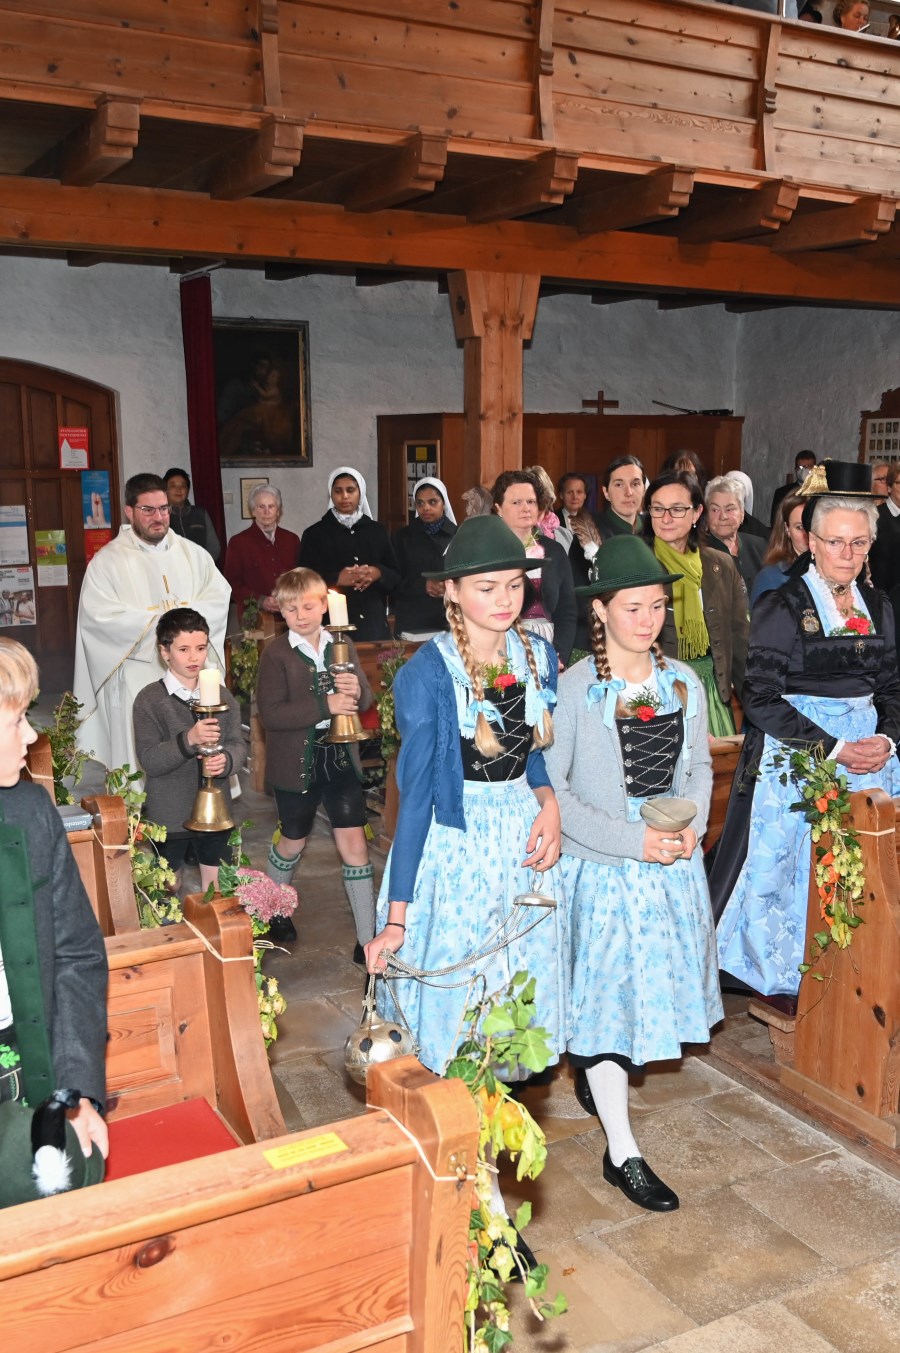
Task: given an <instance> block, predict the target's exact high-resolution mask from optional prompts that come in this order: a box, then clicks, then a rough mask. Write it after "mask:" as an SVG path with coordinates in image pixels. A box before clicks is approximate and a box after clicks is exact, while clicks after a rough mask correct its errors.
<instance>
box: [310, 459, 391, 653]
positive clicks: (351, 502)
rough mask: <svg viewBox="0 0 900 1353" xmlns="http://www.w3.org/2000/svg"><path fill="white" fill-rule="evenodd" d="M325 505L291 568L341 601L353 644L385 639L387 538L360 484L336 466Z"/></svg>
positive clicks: (353, 475)
mask: <svg viewBox="0 0 900 1353" xmlns="http://www.w3.org/2000/svg"><path fill="white" fill-rule="evenodd" d="M328 501H329V504H330V506H329V508H328V511H327V512H326V513H325V515H324V516H323V517H322V518H321V520H320V521H317V522H315V523H314V524H313V525H312V526H308V527H307V528H306V530H305V531H304V532H303V539H302V540H301V541H300V555H299V558H298V560H297V563H298V564H299V566H300V567H301V568H311V569H313V570H314V572H316V573H319V574H321V575H322V577H323V578H324V579H325V581H326V583H327V584H328V586H329V587H332V588H337V589H338V590H339V591H341V592H343V593H344V594H345V595H346V597H347V612H348V615H349V619H350V624H351V625H355V626H356V633H355V634H354V636H353V638H354V641H355V642H356V643H360V642H361V641H365V640H373V639H387V638H389V637H390V631H389V630H388V623H387V605H386V601H387V596H388V593H390V592H393V590H394V588H395V587H396V586H397V584H398V582H399V581H400V570H399V569H398V568H397V559H396V556H395V554H394V550H393V546H392V545H391V540H390V536H389V535H388V533H387V530H386V528H385V527H384V526H382V524H381V522H379V521H373V519H372V512H371V509H370V507H369V500H368V498H367V497H366V481H365V480H364V479H363V477H362V475H361V474H360V473H359V471H358V470H354V469H353V468H352V467H351V466H349V465H339V466H338V468H337V469H336V470H333V471H332V472H331V474H330V475H329V476H328Z"/></svg>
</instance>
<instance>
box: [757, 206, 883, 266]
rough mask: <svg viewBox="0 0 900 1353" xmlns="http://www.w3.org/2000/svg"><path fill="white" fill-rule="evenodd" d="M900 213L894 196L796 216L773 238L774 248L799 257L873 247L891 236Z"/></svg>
mask: <svg viewBox="0 0 900 1353" xmlns="http://www.w3.org/2000/svg"><path fill="white" fill-rule="evenodd" d="M896 211H897V199H896V198H894V197H861V198H860V199H859V201H858V202H854V203H852V205H850V206H848V207H829V208H828V209H827V210H825V211H815V212H812V211H811V212H807V213H805V214H804V215H803V216H797V215H795V216H794V218H793V220H792V221H791V222H790V224H789V225H786V226H782V228H781V230H779V232H778V234H777V235H776V236H775V237H774V238H773V239H772V241H771V248H772V250H773V252H775V253H778V254H798V253H803V252H809V251H810V250H816V249H844V248H847V247H848V246H850V245H854V244H870V243H872V242H873V241H875V240H877V239H878V238H879V236H881V235H886V234H887V233H888V231H889V230H890V228H891V226H892V225H893V224H894V215H895V213H896Z"/></svg>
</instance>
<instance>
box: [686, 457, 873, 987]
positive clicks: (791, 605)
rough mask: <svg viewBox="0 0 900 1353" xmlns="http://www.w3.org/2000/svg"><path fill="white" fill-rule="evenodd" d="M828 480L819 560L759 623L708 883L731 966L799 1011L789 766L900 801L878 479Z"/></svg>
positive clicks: (798, 861) (806, 561) (796, 848)
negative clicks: (875, 570)
mask: <svg viewBox="0 0 900 1353" xmlns="http://www.w3.org/2000/svg"><path fill="white" fill-rule="evenodd" d="M824 470H825V475H826V476H827V484H828V488H827V491H826V492H824V493H822V494H820V495H819V496H817V497H812V496H810V498H809V499H808V501H807V505H806V508H805V509H804V520H805V524H806V525H807V526H808V528H809V553H808V554H806V555H804V556H803V557H802V559H801V560H800V561H799V562H798V565H797V570H796V576H794V577H791V578H790V579H788V581H787V582H786V583H785V584H784V586H783V587H779V588H778V589H777V590H775V591H773V592H767V593H766V595H765V596H764V597H762V598H761V599H760V601H759V604H758V605H757V606H756V607H755V609H754V612H753V624H752V630H751V637H750V652H749V655H748V659H747V678H746V681H745V683H744V690H743V701H744V711H745V713H746V716H747V721H748V725H749V731H748V733H747V737H746V740H745V744H744V750H743V754H742V761H741V765H740V766H739V767H738V772H737V775H736V776H735V781H734V788H733V790H732V794H731V801H730V803H729V806H728V816H727V819H726V824H725V832H724V834H723V837H722V842H721V845H720V848H719V852H718V855H717V858H716V861H715V864H714V867H713V871H712V875H711V880H710V882H711V890H712V895H713V903H714V909H715V910H716V913H717V914H720V913H721V921H720V924H719V966H720V967H721V968H722V969H723V970H724V971H725V972H726V973H729V974H731V975H732V976H733V977H736V978H738V979H739V981H740V982H742V983H745V984H746V985H747V986H749V987H751V988H753V990H755V991H757V992H759V993H760V994H762V995H764V996H770V997H775V998H782V999H781V1000H780V1002H779V1003H780V1004H781V1006H782V1008H788V1009H789V1008H790V1004H789V1003H790V1002H791V1001H792V1000H793V998H794V997H795V996H796V993H797V990H798V987H799V983H800V974H799V972H798V971H797V968H798V964H800V963H801V962H802V960H803V958H804V949H805V936H806V909H807V892H808V886H809V868H810V828H809V824H808V823H807V822H806V820H805V818H804V817H803V816H802V814H800V813H795V812H791V811H790V809H791V805H792V804H793V803H794V802H795V801H796V800H797V797H798V789H797V785H796V784H795V783H793V782H792V780H791V779H790V777H789V776H785V774H784V769H785V766H784V763H785V757H786V756H787V755H789V754H790V752H791V751H793V750H798V749H804V748H805V749H809V750H813V749H815V748H820V749H821V750H822V752H824V754H825V756H827V757H829V758H830V759H832V760H834V761H837V763H838V765H839V766H840V768H841V771H842V772H843V773H844V774H846V777H847V781H848V784H849V787H850V788H851V789H872V788H879V789H884V790H886V791H887V793H888V794H891V795H894V794H898V793H900V766H898V761H897V755H896V746H895V743H896V741H897V740H898V739H900V678H898V675H897V654H896V649H895V646H894V617H893V614H892V612H891V608H890V606H889V604H888V603H887V600H886V598H885V597H884V596H883V595H882V593H880V592H877V591H876V590H875V589H874V588H872V587H870V586H868V585H867V584H866V583H864V582H862V581H861V579H862V575H863V566H864V564H865V560H866V555H867V554H868V552H869V549H870V547H871V544H872V540H873V537H874V533H875V523H876V515H875V506H874V503H873V502H872V499H871V497H870V496H869V495H868V494H867V493H863V492H861V490H862V489H863V488H865V489H868V488H869V487H870V482H869V480H870V467H869V466H867V465H858V464H850V463H849V462H848V463H842V462H840V461H830V462H826V464H825V467H824ZM801 566H803V567H802V568H801ZM783 780H784V781H786V783H783Z"/></svg>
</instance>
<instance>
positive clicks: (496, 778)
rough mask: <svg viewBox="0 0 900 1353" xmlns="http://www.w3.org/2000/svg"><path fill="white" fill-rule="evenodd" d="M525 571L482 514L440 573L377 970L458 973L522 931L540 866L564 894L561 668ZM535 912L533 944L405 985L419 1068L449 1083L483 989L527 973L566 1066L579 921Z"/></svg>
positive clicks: (402, 774)
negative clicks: (557, 780) (571, 939)
mask: <svg viewBox="0 0 900 1353" xmlns="http://www.w3.org/2000/svg"><path fill="white" fill-rule="evenodd" d="M526 567H529V568H531V567H533V561H531V560H528V559H527V558H526V555H525V549H524V546H523V545H522V543H521V541H520V540H519V539H518V538H517V537H516V536H515V535H514V534H513V532H512V531H511V530H510V529H509V528H508V527H507V526H506V525H504V523H503V522H501V521H500V520H499V518H497V517H472V518H470V519H469V520H467V521H466V522H464V523H463V525H462V526H461V527H460V529H459V531H458V532H457V534H456V535H455V536H454V538H453V540H452V541H451V542H450V545H449V546H448V548H447V551H446V554H445V556H444V568H443V570H442V571H441V572H440V573H436V574H430V575H428V576H429V577H434V578H439V579H442V580H444V581H445V584H446V594H445V604H446V609H447V619H448V622H449V626H450V628H449V632H448V633H447V634H440V635H437V636H436V637H435V638H433V639H431V640H430V641H429V642H428V643H426V644H424V645H423V646H422V648H420V649H419V650H418V652H416V653H415V654H414V655H413V657H412V658H411V659H410V661H409V662H408V663H407V664H406V665H405V666H404V667H402V668H401V669H400V671H399V672H398V673H397V675H396V677H395V678H394V700H395V709H396V720H397V727H398V729H399V732H400V738H401V742H400V756H399V759H398V763H397V782H398V786H399V790H400V810H399V817H398V821H397V830H396V833H395V836H394V844H393V846H392V849H391V853H390V856H389V857H388V862H387V867H386V869H385V874H384V880H383V883H382V887H381V895H380V897H379V901H378V915H377V922H376V924H377V926H378V934H377V935H376V936H375V938H374V939H373V940H372V941H371V942H370V943H369V944H367V945H366V960H367V965H368V969H369V972H373V973H382V972H383V971H384V968H385V959H384V951H388V952H389V953H399V954H400V957H401V958H402V959H403V960H404V961H405V962H406V963H408V964H409V965H410V966H412V967H414V968H416V969H418V970H420V971H424V972H426V973H427V972H434V971H435V970H437V969H443V968H447V967H452V966H454V965H457V964H459V963H460V961H461V960H463V959H465V958H466V956H467V955H470V954H473V953H476V952H477V951H479V950H481V949H482V948H483V947H485V946H486V945H487V944H488V941H489V940H490V937H491V936H492V935H493V934H494V933H495V932H496V931H497V929H498V927H500V926H501V925H502V923H503V922H504V921H508V920H509V918H510V916H511V913H512V910H513V905H514V899H515V897H516V895H517V894H519V893H523V892H526V891H527V890H528V886H529V880H530V878H531V871H532V870H537V871H538V872H539V873H542V874H545V876H546V882H545V885H544V892H545V893H546V894H547V896H548V897H555V898H556V899H557V900H559V899H560V898H561V893H560V887H559V880H558V870H557V869H556V868H555V867H554V866H555V865H556V862H557V860H558V858H559V838H560V826H559V809H558V807H557V803H556V797H555V795H554V793H553V790H552V788H551V786H550V780H549V776H548V775H547V771H546V769H545V766H544V755H543V751H542V748H543V746H545V745H546V743H547V742H548V741H549V739H550V737H551V736H552V722H551V718H550V709H551V707H552V706H553V705H554V704H555V701H556V694H555V692H556V681H557V672H558V661H557V657H556V653H555V651H554V649H553V648H551V646H550V645H549V644H548V643H546V642H544V641H543V640H542V639H539V638H536V637H535V636H529V635H528V634H527V633H526V632H525V630H524V629H523V628H522V626H521V625H520V624H519V622H518V616H519V612H520V611H521V608H522V599H523V596H524V580H525V568H526ZM491 673H493V674H494V675H493V678H492V679H491V678H490V674H491ZM486 679H491V685H490V687H489V688H486V685H485V682H486ZM535 914H536V915H539V916H540V919H539V920H538V923H537V924H536V925H535V926H534V927H533V928H532V929H531V930H529V931H528V933H527V934H525V935H524V936H523V937H522V938H521V939H515V938H514V939H513V940H512V941H511V942H510V943H508V944H503V945H500V946H498V948H497V952H496V953H493V954H490V955H489V956H488V957H486V958H483V959H481V960H480V961H478V962H477V963H470V964H467V965H464V966H463V967H462V968H461V969H460V970H458V971H455V972H454V973H452V975H449V976H446V977H434V978H428V977H426V978H424V979H419V978H414V977H403V978H392V980H391V987H392V988H393V991H394V992H395V993H396V996H397V999H398V1003H399V1005H400V1007H401V1009H402V1011H403V1014H404V1016H405V1018H406V1020H407V1023H408V1024H409V1026H410V1029H411V1030H412V1032H413V1034H414V1035H415V1037H416V1040H417V1043H418V1049H419V1057H420V1059H421V1061H422V1062H424V1064H425V1065H426V1066H428V1067H430V1068H431V1069H432V1070H433V1071H436V1072H437V1073H438V1074H439V1075H441V1074H443V1072H444V1071H445V1069H446V1067H447V1065H448V1063H449V1062H450V1061H451V1060H452V1059H453V1057H454V1056H455V1054H456V1049H457V1046H458V1044H459V1042H460V1041H461V1035H462V1031H463V1017H464V1014H465V1010H466V1006H467V1004H468V1001H469V997H470V996H471V994H472V993H473V991H474V990H475V989H476V984H478V985H480V984H481V983H483V985H484V990H485V991H486V992H487V993H488V994H491V993H493V992H495V991H500V990H503V989H504V988H505V987H506V986H507V985H508V983H509V981H510V979H511V978H512V977H513V976H514V975H515V974H516V973H517V972H519V971H523V970H527V971H528V972H529V973H530V975H531V976H532V977H534V978H535V980H536V1003H537V1023H538V1024H539V1025H541V1026H542V1027H543V1028H545V1029H546V1030H547V1031H548V1033H549V1035H550V1041H551V1045H552V1047H553V1050H554V1054H555V1055H554V1057H553V1060H554V1061H556V1060H558V1056H559V1053H560V1051H561V1050H562V1048H563V1046H564V1040H565V1017H564V1005H563V998H564V987H563V971H562V967H561V963H560V959H561V956H562V955H563V954H564V952H565V915H564V910H563V907H562V906H561V905H560V906H558V907H556V908H555V909H553V908H548V909H547V910H546V911H543V912H542V913H541V911H540V910H538V912H537V913H535ZM529 919H531V918H529ZM488 947H489V946H488ZM451 983H452V984H453V985H451ZM382 985H383V984H381V983H379V986H382ZM378 1005H379V1009H380V1010H382V1011H383V1013H385V1014H386V1015H387V1016H389V1017H393V1015H394V1009H393V1004H392V1000H391V997H390V995H388V994H387V993H385V992H382V993H381V994H380V995H379V998H378ZM516 1076H517V1072H516V1069H515V1068H510V1069H508V1071H507V1070H504V1078H507V1079H508V1078H510V1077H512V1078H516Z"/></svg>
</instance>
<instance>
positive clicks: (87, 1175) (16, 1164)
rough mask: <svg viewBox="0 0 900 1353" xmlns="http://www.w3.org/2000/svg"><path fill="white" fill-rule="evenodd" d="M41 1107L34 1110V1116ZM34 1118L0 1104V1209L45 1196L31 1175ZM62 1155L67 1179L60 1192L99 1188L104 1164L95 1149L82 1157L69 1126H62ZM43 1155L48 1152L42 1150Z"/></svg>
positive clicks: (12, 1105) (10, 1105)
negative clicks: (63, 1151) (92, 1185)
mask: <svg viewBox="0 0 900 1353" xmlns="http://www.w3.org/2000/svg"><path fill="white" fill-rule="evenodd" d="M42 1107H43V1106H38V1110H37V1112H38V1114H39V1113H40V1112H41V1109H42ZM34 1117H35V1114H34V1113H33V1112H32V1110H31V1109H29V1108H27V1107H26V1106H25V1105H24V1104H22V1103H21V1102H16V1101H12V1102H7V1103H5V1104H0V1159H2V1161H3V1169H2V1170H0V1208H4V1207H15V1206H17V1205H18V1204H19V1203H31V1202H34V1201H35V1200H36V1199H38V1198H41V1197H45V1196H47V1195H46V1194H45V1193H43V1192H42V1191H41V1189H40V1188H39V1187H38V1184H37V1181H36V1179H35V1175H34V1166H35V1145H34V1142H33V1140H32V1122H33V1119H34ZM63 1126H64V1132H65V1147H64V1150H65V1154H66V1156H67V1157H68V1164H69V1177H68V1182H67V1185H66V1187H65V1189H64V1190H63V1191H64V1192H69V1191H71V1190H72V1189H83V1188H87V1187H88V1186H89V1185H90V1184H99V1183H100V1182H101V1181H102V1179H103V1175H104V1170H105V1162H104V1160H103V1156H102V1155H101V1154H100V1149H99V1147H97V1146H96V1145H95V1146H94V1148H93V1152H92V1154H91V1155H90V1156H85V1155H84V1152H83V1151H82V1149H81V1145H80V1143H79V1141H78V1137H77V1136H76V1134H75V1129H74V1128H73V1127H72V1124H71V1123H69V1122H64V1125H63ZM42 1149H43V1150H44V1151H48V1150H51V1148H49V1147H46V1146H45V1147H43V1148H42Z"/></svg>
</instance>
